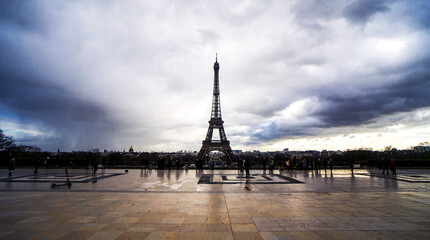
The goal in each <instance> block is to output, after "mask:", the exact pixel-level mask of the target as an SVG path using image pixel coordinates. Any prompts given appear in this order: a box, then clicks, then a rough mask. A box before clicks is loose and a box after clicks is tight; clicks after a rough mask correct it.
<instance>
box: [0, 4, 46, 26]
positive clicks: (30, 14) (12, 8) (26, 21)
mask: <svg viewBox="0 0 430 240" xmlns="http://www.w3.org/2000/svg"><path fill="white" fill-rule="evenodd" d="M43 12H44V10H43V8H42V7H41V6H40V5H39V4H38V3H37V2H36V1H19V0H17V1H7V0H0V24H1V25H3V24H10V25H13V26H15V27H17V28H23V29H27V30H28V29H32V28H39V27H41V26H42V25H43V22H44V15H43V14H42V13H43Z"/></svg>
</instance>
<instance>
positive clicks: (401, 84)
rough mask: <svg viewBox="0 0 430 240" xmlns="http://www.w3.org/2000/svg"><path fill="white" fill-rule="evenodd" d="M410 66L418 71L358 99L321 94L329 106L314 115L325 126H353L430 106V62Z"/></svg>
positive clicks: (332, 93)
mask: <svg viewBox="0 0 430 240" xmlns="http://www.w3.org/2000/svg"><path fill="white" fill-rule="evenodd" d="M410 67H415V68H416V71H414V73H412V74H409V75H407V76H405V77H404V78H402V79H400V80H399V81H397V82H395V83H391V84H387V85H385V86H383V87H381V88H374V89H371V90H367V91H363V93H361V94H359V95H356V96H348V95H346V96H345V95H338V94H336V93H335V92H334V91H333V92H331V93H330V94H326V95H320V96H319V99H320V101H321V102H323V105H324V106H326V107H322V108H321V109H320V110H319V111H317V112H315V116H316V117H318V118H319V119H321V120H322V121H323V123H324V124H325V125H326V127H337V126H354V125H361V124H364V123H368V122H369V121H372V120H373V119H375V118H376V117H379V116H382V115H386V114H393V113H397V112H409V111H412V110H415V109H418V108H423V107H428V106H430V95H429V94H428V93H429V92H430V60H429V59H426V60H423V62H418V63H416V64H415V66H410Z"/></svg>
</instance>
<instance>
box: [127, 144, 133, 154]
mask: <svg viewBox="0 0 430 240" xmlns="http://www.w3.org/2000/svg"><path fill="white" fill-rule="evenodd" d="M128 152H129V153H134V150H133V145H131V146H130V149H128Z"/></svg>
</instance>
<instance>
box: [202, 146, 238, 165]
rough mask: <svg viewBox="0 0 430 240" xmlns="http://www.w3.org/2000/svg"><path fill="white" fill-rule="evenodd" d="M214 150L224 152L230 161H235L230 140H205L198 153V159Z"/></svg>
mask: <svg viewBox="0 0 430 240" xmlns="http://www.w3.org/2000/svg"><path fill="white" fill-rule="evenodd" d="M212 151H220V152H222V153H224V154H225V155H226V157H227V159H228V161H229V162H233V160H234V155H233V151H232V150H231V147H230V142H229V141H225V142H222V141H220V142H215V141H203V146H202V148H201V149H200V151H199V153H198V154H197V159H203V158H204V157H205V156H206V155H207V154H209V152H212Z"/></svg>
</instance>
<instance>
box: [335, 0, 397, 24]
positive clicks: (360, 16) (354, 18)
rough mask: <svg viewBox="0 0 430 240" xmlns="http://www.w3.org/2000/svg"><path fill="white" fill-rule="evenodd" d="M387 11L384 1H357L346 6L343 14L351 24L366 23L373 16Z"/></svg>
mask: <svg viewBox="0 0 430 240" xmlns="http://www.w3.org/2000/svg"><path fill="white" fill-rule="evenodd" d="M387 11H389V8H388V7H387V6H386V4H385V1H383V0H357V1H355V2H353V3H351V4H349V5H348V6H346V7H345V9H344V10H343V14H344V16H345V17H346V18H347V19H348V20H349V21H351V22H354V23H366V22H367V21H369V19H370V18H371V17H372V16H373V15H375V14H377V13H380V12H387Z"/></svg>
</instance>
